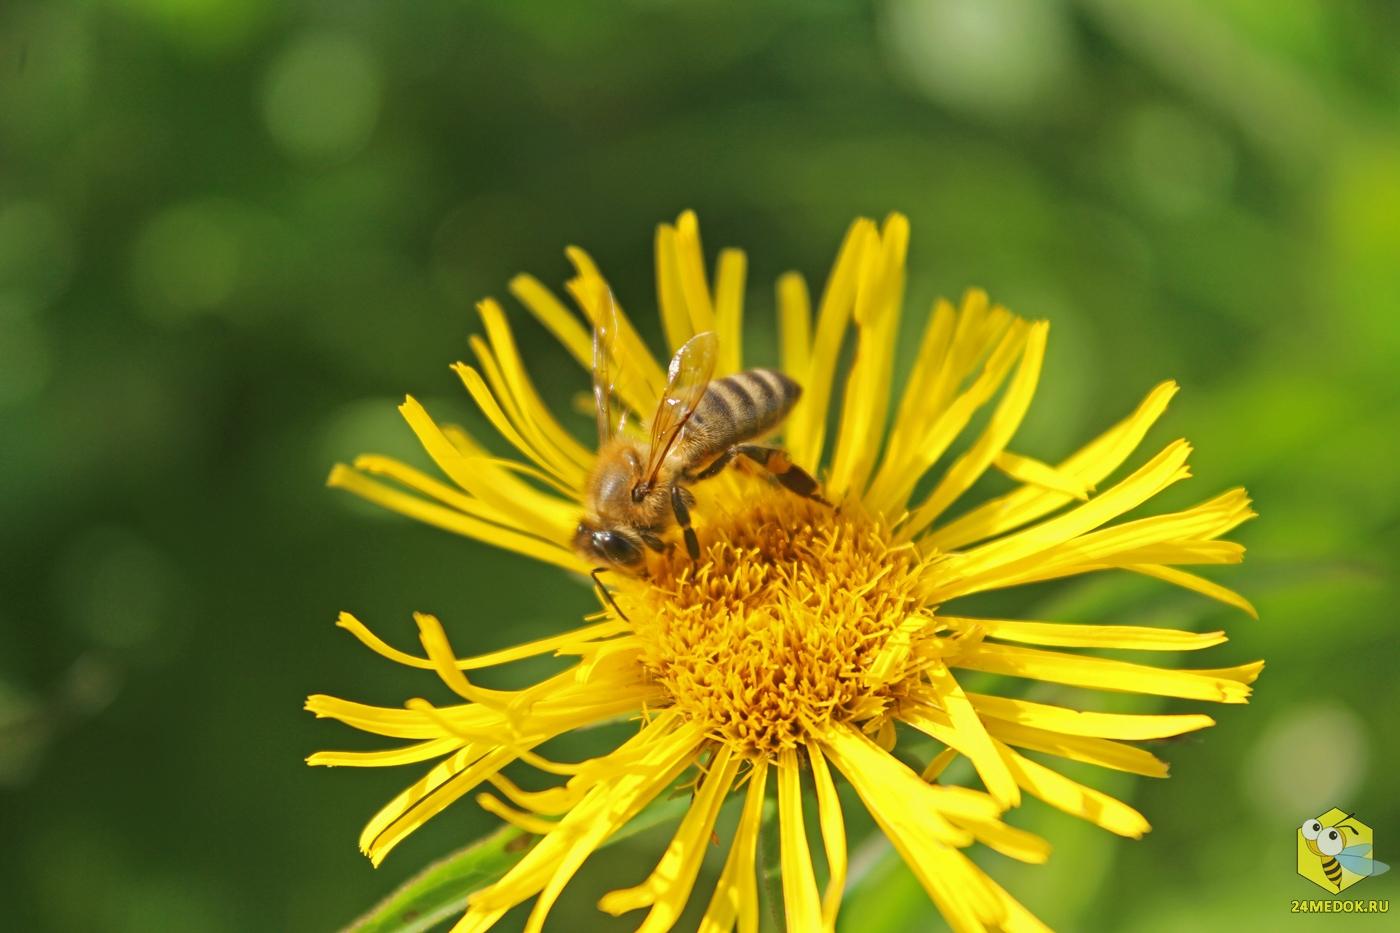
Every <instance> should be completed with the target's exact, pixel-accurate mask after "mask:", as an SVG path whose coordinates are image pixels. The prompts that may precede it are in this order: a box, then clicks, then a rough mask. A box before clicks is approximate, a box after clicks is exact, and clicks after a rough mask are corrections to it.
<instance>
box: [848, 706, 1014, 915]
mask: <svg viewBox="0 0 1400 933" xmlns="http://www.w3.org/2000/svg"><path fill="white" fill-rule="evenodd" d="M821 746H822V751H823V752H824V753H825V754H826V755H827V757H829V758H830V759H831V761H832V763H833V764H834V765H836V767H837V769H838V770H839V771H841V773H842V774H844V775H845V776H846V779H847V780H849V781H850V782H851V786H852V787H854V788H855V790H856V793H857V794H859V795H860V798H861V800H862V801H864V803H865V806H866V808H867V809H868V810H869V811H870V815H871V816H872V817H874V819H875V822H876V823H877V824H878V825H879V826H880V828H881V829H882V830H883V831H884V833H885V835H886V836H887V837H888V838H889V840H890V843H891V844H892V845H893V846H894V848H895V850H896V851H897V852H899V854H900V856H901V857H902V858H903V859H904V862H905V864H906V865H908V866H909V869H910V871H912V872H913V873H914V875H915V877H917V878H918V879H919V882H920V884H922V885H923V887H924V890H926V891H927V892H928V894H929V897H931V898H933V900H934V902H935V903H937V904H938V907H939V910H941V911H942V912H943V916H944V917H945V918H947V920H948V922H949V924H951V925H952V927H953V928H954V929H955V930H982V929H984V928H985V927H986V926H987V925H988V924H995V923H997V922H999V921H1000V919H1001V918H1002V916H1004V910H1003V908H1002V906H1001V905H1000V903H999V902H998V901H997V899H996V897H995V895H994V894H993V893H992V891H991V889H990V888H989V887H988V886H987V884H986V877H985V876H984V875H983V874H982V873H981V872H980V871H978V870H977V869H976V868H975V867H974V866H972V865H971V863H969V862H968V861H967V860H966V859H965V858H964V857H963V856H962V855H961V854H960V853H959V852H957V850H956V849H954V848H951V845H966V844H968V843H969V842H971V839H972V837H971V834H970V833H967V832H966V831H965V830H957V829H955V828H954V827H953V826H952V824H950V823H948V822H947V821H946V820H945V819H944V818H943V817H942V815H941V813H940V803H941V800H940V798H939V796H938V795H937V794H935V793H931V792H933V791H936V790H938V789H939V788H935V787H933V786H932V785H929V784H925V783H924V782H923V781H921V780H919V777H918V775H916V774H914V773H913V772H912V771H910V770H909V769H908V768H906V767H904V765H902V764H900V763H899V762H898V761H896V760H895V759H894V758H892V757H891V756H890V755H889V754H887V753H886V752H884V751H882V750H881V749H880V748H879V746H877V745H875V743H873V742H871V741H870V740H869V739H868V738H866V737H865V736H863V735H861V734H860V733H859V732H857V731H855V730H853V729H851V728H850V727H848V726H839V727H835V728H832V729H831V730H829V731H828V732H827V733H825V734H824V735H823V736H822V742H821ZM944 789H945V790H946V789H947V788H944ZM988 803H991V801H990V799H988ZM991 815H992V818H995V815H996V810H995V806H993V809H992V814H991ZM950 830H952V832H950ZM950 844H951V845H950Z"/></svg>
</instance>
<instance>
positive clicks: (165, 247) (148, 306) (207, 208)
mask: <svg viewBox="0 0 1400 933" xmlns="http://www.w3.org/2000/svg"><path fill="white" fill-rule="evenodd" d="M241 241H242V237H241V235H240V231H239V230H238V225H237V223H236V220H235V218H234V216H233V215H232V212H231V211H230V209H229V208H228V207H226V206H225V205H223V204H222V203H220V202H217V201H190V202H186V203H184V204H178V205H176V206H174V207H171V208H168V209H166V210H165V211H163V212H161V213H160V214H157V215H156V216H155V217H154V218H152V219H151V220H150V221H149V222H148V223H147V224H146V227H145V229H143V230H142V231H141V233H140V234H139V235H138V237H137V239H136V246H135V250H134V253H133V256H132V261H131V262H132V270H131V272H132V279H133V283H134V285H135V288H136V294H137V298H138V300H139V302H140V306H141V310H142V311H143V312H145V313H146V314H147V315H148V316H149V317H151V318H153V319H156V320H164V321H173V320H178V319H180V318H185V317H190V316H194V315H197V314H200V313H202V312H207V311H211V310H214V309H217V308H218V307H219V306H220V305H221V304H223V303H224V302H225V301H227V300H228V298H229V296H230V295H231V294H232V293H233V289H234V286H235V284H236V283H237V280H238V275H239V271H240V267H241V265H242V260H243V252H244V248H243V243H242V242H241Z"/></svg>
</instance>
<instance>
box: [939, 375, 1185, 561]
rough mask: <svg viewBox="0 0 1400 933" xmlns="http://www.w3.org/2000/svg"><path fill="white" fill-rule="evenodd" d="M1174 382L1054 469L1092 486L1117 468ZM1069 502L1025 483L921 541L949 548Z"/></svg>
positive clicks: (1157, 389)
mask: <svg viewBox="0 0 1400 933" xmlns="http://www.w3.org/2000/svg"><path fill="white" fill-rule="evenodd" d="M1176 391H1177V385H1176V383H1175V382H1163V383H1160V384H1158V385H1157V386H1156V387H1155V388H1153V389H1152V391H1151V392H1149V393H1148V395H1147V398H1145V399H1144V400H1143V401H1142V403H1141V404H1140V405H1138V407H1137V409H1136V410H1135V411H1134V412H1133V413H1132V414H1131V415H1129V416H1128V417H1127V418H1125V419H1123V420H1122V421H1120V422H1118V423H1117V424H1115V425H1114V426H1113V427H1111V428H1109V429H1108V430H1107V431H1105V432H1104V433H1103V434H1101V435H1099V437H1097V438H1096V439H1095V440H1094V441H1092V442H1091V443H1089V444H1087V445H1085V446H1084V447H1083V448H1082V449H1081V450H1080V451H1079V452H1077V453H1076V454H1074V455H1073V456H1071V457H1069V458H1068V459H1066V460H1065V461H1064V462H1063V463H1061V464H1060V465H1059V466H1058V467H1057V468H1056V469H1057V470H1058V471H1059V472H1060V473H1063V474H1064V475H1066V476H1070V477H1074V478H1075V479H1076V480H1078V481H1079V482H1080V483H1082V484H1083V485H1084V486H1086V487H1089V488H1092V487H1094V486H1096V485H1097V484H1098V483H1100V482H1102V481H1103V480H1104V478H1106V477H1107V476H1108V475H1109V474H1110V473H1112V472H1113V471H1114V470H1116V469H1118V467H1120V466H1121V465H1122V464H1123V462H1124V461H1125V460H1127V459H1128V457H1129V456H1130V455H1131V454H1132V452H1133V451H1134V450H1136V449H1137V446H1138V444H1140V443H1142V439H1143V437H1144V436H1145V435H1146V434H1147V430H1148V428H1150V427H1152V425H1153V424H1154V423H1156V421H1157V419H1158V418H1160V417H1161V416H1162V412H1164V411H1166V408H1167V403H1168V402H1170V401H1171V398H1172V396H1174V395H1175V394H1176ZM1071 501H1073V500H1072V497H1071V496H1069V495H1066V494H1065V493H1063V492H1055V491H1052V490H1049V489H1045V488H1043V487H1040V486H1023V487H1021V488H1020V489H1017V490H1015V491H1013V492H1010V493H1007V494H1006V495H1004V496H998V497H996V498H995V499H991V500H989V501H987V502H984V503H983V504H982V505H980V506H978V507H976V508H974V509H972V510H970V511H968V512H967V513H966V514H965V515H962V516H960V517H959V518H957V519H954V520H953V521H951V522H949V523H948V524H947V525H944V526H943V527H942V528H936V529H934V530H932V531H930V532H929V533H928V534H927V535H926V536H925V537H924V539H923V540H924V542H925V543H926V544H927V546H929V547H933V548H937V549H939V550H942V551H952V550H956V549H958V548H962V547H963V546H965V545H967V544H971V543H973V542H976V541H983V540H986V539H987V538H990V537H993V536H995V535H998V534H1001V533H1003V532H1006V531H1010V530H1011V529H1013V528H1018V527H1020V526H1021V525H1025V524H1028V523H1030V522H1033V521H1035V520H1036V519H1038V518H1040V517H1041V516H1043V515H1048V514H1049V513H1050V512H1053V511H1054V510H1055V509H1058V508H1059V507H1060V506H1062V505H1065V504H1067V503H1069V502H1071Z"/></svg>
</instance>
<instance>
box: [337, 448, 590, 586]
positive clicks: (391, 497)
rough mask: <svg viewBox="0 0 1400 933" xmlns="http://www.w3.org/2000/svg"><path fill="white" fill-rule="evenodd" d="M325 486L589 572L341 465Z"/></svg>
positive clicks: (527, 539)
mask: <svg viewBox="0 0 1400 933" xmlns="http://www.w3.org/2000/svg"><path fill="white" fill-rule="evenodd" d="M326 485H328V486H331V487H334V488H337V489H344V490H346V491H348V492H352V493H354V494H355V495H357V496H359V497H360V498H361V499H364V500H366V501H368V502H373V503H374V504H375V505H378V506H382V507H383V508H386V509H388V510H389V511H391V512H398V513H399V514H400V515H406V516H408V517H409V518H413V519H417V520H418V521H420V522H425V523H427V524H429V525H435V526H436V527H438V528H441V529H443V530H444V531H450V532H453V533H454V534H459V535H464V536H466V537H468V538H475V539H477V540H478V541H483V542H485V543H486V544H490V545H492V546H493V547H498V548H503V549H505V550H508V551H515V552H517V553H519V554H524V555H525V556H527V557H533V558H534V559H535V560H539V561H544V562H545V563H547V564H554V565H555V566H558V567H563V568H564V569H566V570H572V571H575V572H577V573H584V572H586V571H587V569H588V568H587V565H585V564H584V563H583V562H582V561H580V560H579V559H578V557H576V556H575V555H574V554H573V553H572V552H571V551H569V550H568V549H566V548H564V547H561V546H559V545H558V544H555V543H554V542H552V541H545V540H543V539H541V538H536V537H533V536H531V535H528V534H523V533H521V532H518V531H512V530H510V529H508V528H503V527H501V526H500V525H493V524H491V523H490V522H485V521H482V520H480V519H477V518H473V517H471V516H470V515H466V514H465V513H462V512H459V511H457V510H456V509H450V508H447V507H445V506H441V505H437V504H436V503H432V502H428V501H427V500H425V499H420V498H418V497H417V496H412V495H409V494H408V493H405V492H400V491H399V490H397V489H391V488H389V487H388V486H385V485H383V484H382V483H377V482H375V481H374V480H372V479H370V478H369V477H367V476H365V475H364V474H362V473H359V472H356V471H355V470H353V469H351V468H350V467H348V466H345V465H343V464H337V465H336V466H335V467H334V468H333V469H332V470H331V475H330V477H329V478H328V479H327V480H326Z"/></svg>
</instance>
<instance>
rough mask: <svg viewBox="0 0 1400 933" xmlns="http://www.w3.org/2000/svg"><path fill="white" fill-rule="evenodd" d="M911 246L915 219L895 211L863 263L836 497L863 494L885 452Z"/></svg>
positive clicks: (834, 477) (833, 488)
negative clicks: (911, 222) (911, 220)
mask: <svg viewBox="0 0 1400 933" xmlns="http://www.w3.org/2000/svg"><path fill="white" fill-rule="evenodd" d="M908 246H909V222H908V221H907V220H906V219H905V218H904V217H903V216H901V215H899V214H892V215H890V217H889V219H888V220H886V222H885V225H884V228H883V229H882V230H881V231H880V233H879V238H878V239H877V240H876V241H875V242H873V243H872V244H871V245H870V246H868V247H867V249H866V253H865V256H864V258H863V261H862V264H861V270H860V277H859V280H858V284H857V288H856V297H855V310H854V317H855V322H856V327H857V334H858V337H857V344H856V356H855V362H854V363H853V364H852V366H851V371H850V374H849V375H848V376H847V378H846V388H845V392H844V393H843V395H842V400H841V425H840V433H839V434H838V435H837V438H836V452H835V455H834V456H833V458H832V464H831V476H830V479H829V481H828V486H827V495H828V496H830V497H831V498H832V499H833V500H839V499H840V498H841V497H842V496H844V495H846V494H847V493H848V492H851V493H855V494H857V495H858V494H860V493H861V492H863V490H864V488H865V484H866V481H867V480H868V479H869V477H870V472H871V470H873V469H874V466H875V458H876V455H877V454H878V453H879V451H880V444H881V441H882V436H883V434H884V429H885V420H886V418H887V416H888V414H889V411H888V409H889V397H890V379H891V376H892V373H893V370H894V339H895V334H896V333H897V331H898V329H899V317H900V306H901V304H902V303H903V298H904V257H905V253H906V251H907V249H908Z"/></svg>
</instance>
